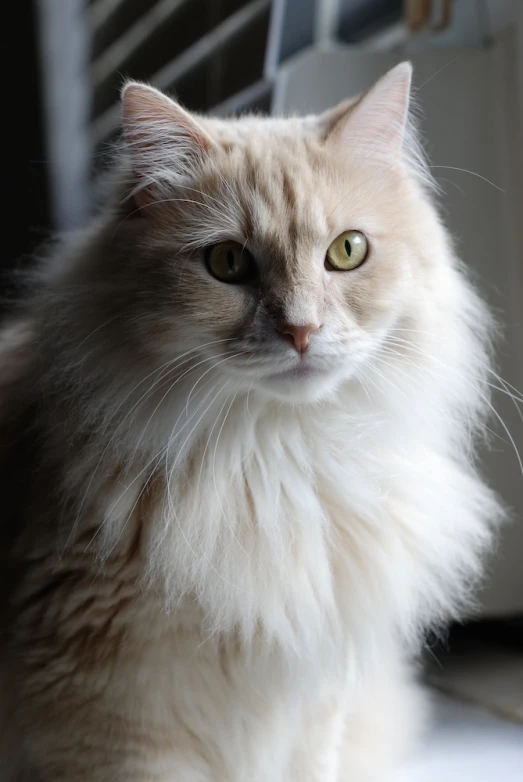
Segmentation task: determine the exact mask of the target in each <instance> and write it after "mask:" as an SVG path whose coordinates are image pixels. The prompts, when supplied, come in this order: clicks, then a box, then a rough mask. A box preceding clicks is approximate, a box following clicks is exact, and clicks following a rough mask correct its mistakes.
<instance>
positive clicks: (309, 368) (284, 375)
mask: <svg viewBox="0 0 523 782" xmlns="http://www.w3.org/2000/svg"><path fill="white" fill-rule="evenodd" d="M327 372H328V370H326V369H325V368H323V367H318V366H313V365H311V364H306V363H304V362H300V363H299V364H296V366H293V367H289V368H288V369H283V370H280V371H279V372H273V373H271V374H270V375H268V378H267V379H269V380H301V379H307V378H314V377H321V376H322V375H325V374H327Z"/></svg>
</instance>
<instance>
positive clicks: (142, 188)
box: [122, 82, 213, 203]
mask: <svg viewBox="0 0 523 782" xmlns="http://www.w3.org/2000/svg"><path fill="white" fill-rule="evenodd" d="M122 113H123V138H124V142H125V146H126V148H127V150H128V152H129V160H130V163H131V166H132V169H133V172H134V174H135V177H136V190H135V192H134V196H135V198H137V199H138V200H139V201H140V202H141V203H145V202H147V201H149V200H150V199H151V197H154V198H158V197H159V195H160V193H154V194H153V195H151V193H152V191H153V190H154V189H156V190H161V189H162V186H163V187H164V188H165V187H169V186H170V187H171V188H172V187H176V185H177V184H183V183H184V182H186V181H187V180H188V179H190V178H191V177H194V175H195V173H196V171H197V169H198V165H199V163H201V162H202V160H203V159H204V158H205V157H206V155H207V154H208V153H209V151H210V149H211V147H212V145H213V142H212V140H211V138H210V136H209V135H208V134H207V132H206V131H205V130H204V128H203V127H202V126H201V124H200V123H199V122H198V120H197V119H196V118H195V117H194V116H193V115H192V114H191V113H190V112H188V111H186V110H185V109H184V108H182V106H180V105H179V104H178V103H177V102H176V101H174V100H172V99H171V98H169V97H167V95H164V94H163V93H162V92H160V91H159V90H157V89H155V88H154V87H150V86H148V85H146V84H140V83H139V82H128V83H127V84H126V85H125V87H124V88H123V91H122Z"/></svg>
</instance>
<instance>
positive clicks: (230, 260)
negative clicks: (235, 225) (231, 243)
mask: <svg viewBox="0 0 523 782" xmlns="http://www.w3.org/2000/svg"><path fill="white" fill-rule="evenodd" d="M227 265H228V267H229V271H231V272H232V271H233V270H234V253H233V251H232V250H228V251H227Z"/></svg>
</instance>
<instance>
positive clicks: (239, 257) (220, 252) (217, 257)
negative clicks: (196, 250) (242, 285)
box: [205, 242, 256, 283]
mask: <svg viewBox="0 0 523 782" xmlns="http://www.w3.org/2000/svg"><path fill="white" fill-rule="evenodd" d="M205 260H206V262H207V268H208V269H209V271H210V273H211V274H212V276H213V277H216V279H217V280H221V281H222V282H230V283H239V282H245V281H246V280H250V279H252V278H253V277H254V276H255V274H256V264H255V263H254V258H253V257H252V255H251V254H250V252H249V251H248V250H246V249H245V248H244V247H242V245H241V244H238V242H220V244H214V245H213V246H212V247H209V248H208V249H207V252H206V256H205Z"/></svg>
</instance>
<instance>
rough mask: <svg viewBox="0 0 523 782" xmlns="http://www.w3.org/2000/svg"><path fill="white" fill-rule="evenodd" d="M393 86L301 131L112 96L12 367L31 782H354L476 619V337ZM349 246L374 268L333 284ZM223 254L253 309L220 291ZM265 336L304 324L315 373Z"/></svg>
mask: <svg viewBox="0 0 523 782" xmlns="http://www.w3.org/2000/svg"><path fill="white" fill-rule="evenodd" d="M391 74H392V75H391ZM391 74H389V75H388V76H387V77H385V80H386V81H385V83H384V84H383V83H382V84H381V86H380V85H378V88H374V92H373V91H371V93H369V95H368V96H367V97H366V98H363V99H362V100H360V101H358V102H357V103H351V104H347V107H344V108H343V110H342V111H340V109H336V110H334V111H333V112H332V114H331V115H330V116H329V115H323V116H322V117H321V118H317V119H315V118H310V117H309V118H306V119H303V120H300V119H299V118H294V119H289V120H271V119H267V118H259V117H251V118H245V119H242V120H235V121H221V120H215V119H207V118H203V117H202V118H194V117H192V116H191V115H190V114H188V113H187V112H185V111H184V110H183V109H181V108H180V107H179V106H177V105H176V104H174V103H172V102H171V101H170V100H169V99H167V98H165V97H164V96H161V95H160V94H159V93H157V92H156V91H154V90H152V89H151V88H147V87H145V86H141V85H136V84H133V85H130V86H129V87H128V88H127V93H126V95H127V97H126V98H125V97H124V106H125V111H124V116H125V122H126V124H125V141H124V145H125V146H124V150H123V152H122V155H121V158H120V162H119V164H118V166H117V169H116V174H115V179H116V180H117V181H116V182H115V185H114V190H113V193H112V196H111V199H110V202H109V204H108V205H107V206H106V208H105V209H104V211H103V213H102V214H101V215H100V217H99V218H98V219H97V220H96V221H95V222H94V223H93V225H92V226H90V227H89V228H88V229H87V230H86V231H85V233H84V234H82V235H79V236H77V237H75V238H74V239H73V240H71V241H70V242H68V243H64V244H63V245H62V246H61V248H58V249H57V250H56V251H55V253H54V254H53V256H52V257H51V258H49V259H48V260H47V261H45V263H43V265H42V266H41V267H40V270H39V271H38V273H37V275H36V281H35V283H34V285H33V288H34V292H33V293H32V294H31V295H30V296H29V297H28V299H27V301H26V302H25V304H24V309H23V312H22V313H21V314H20V322H21V323H25V322H26V321H27V322H30V323H31V329H30V330H29V332H28V336H26V338H25V340H23V345H22V347H21V346H20V341H19V340H18V341H16V340H13V341H12V342H7V343H6V347H5V350H4V361H3V363H4V365H6V366H8V367H12V368H13V372H12V373H11V376H10V377H9V378H7V376H6V382H5V383H4V384H3V397H2V405H3V410H4V416H3V417H4V429H5V431H8V429H7V427H10V428H9V431H12V427H14V431H15V432H18V435H19V450H20V454H21V455H20V456H19V457H17V458H18V461H13V464H16V470H17V475H18V477H19V479H20V480H19V483H18V484H17V488H16V492H14V491H13V486H14V485H15V484H13V483H12V481H11V480H10V481H9V482H10V484H11V485H5V486H4V488H3V492H4V495H5V497H6V507H8V508H10V509H11V510H10V513H11V515H13V516H14V517H16V524H15V526H16V529H17V535H16V545H15V547H14V549H13V552H14V553H13V555H12V556H13V561H14V562H15V577H14V584H13V585H10V586H9V590H8V591H9V595H10V596H9V601H10V606H11V608H10V611H9V612H8V617H7V620H6V639H7V640H6V644H7V649H8V653H7V657H6V669H7V670H9V671H10V672H12V676H10V677H8V679H9V681H11V682H13V684H12V686H11V688H10V689H11V692H10V697H11V698H12V699H13V701H14V703H15V704H16V707H15V710H14V717H13V720H14V722H15V723H16V725H17V726H18V727H19V729H20V735H22V736H24V739H23V747H20V753H21V754H23V756H24V758H25V761H24V764H25V767H26V770H27V769H28V768H32V769H34V770H35V772H36V771H38V773H39V774H40V775H41V778H42V780H44V781H47V780H49V781H51V780H52V781H53V782H55V781H57V780H67V782H72V781H73V780H78V782H81V781H83V780H87V779H89V780H96V782H106V781H107V782H108V781H109V780H111V782H114V780H126V782H127V781H129V780H141V781H143V780H157V781H158V782H170V781H171V780H172V781H174V780H177V782H197V781H198V782H210V780H220V781H222V780H223V782H226V781H228V782H244V780H246V779H249V780H253V781H255V782H284V780H285V782H289V781H290V780H292V782H342V780H344V779H349V778H350V779H351V781H352V782H364V781H366V780H374V779H378V778H381V775H382V774H386V773H387V772H389V771H390V769H391V768H392V766H393V764H394V763H396V762H397V761H398V760H399V759H400V756H401V755H402V754H403V752H404V750H406V747H407V745H409V744H410V742H411V739H412V738H413V737H414V735H415V734H416V732H417V729H418V727H419V725H420V724H421V723H422V722H423V715H424V706H423V702H422V698H421V695H420V693H419V692H418V690H417V689H416V687H415V685H414V683H413V676H412V670H413V667H415V661H416V658H417V655H418V652H419V649H420V647H421V645H422V643H423V638H424V635H425V633H426V632H427V630H429V629H431V628H439V627H441V626H443V625H444V624H445V623H446V622H448V621H449V619H451V618H457V617H460V616H462V615H463V612H464V611H467V610H469V609H470V607H471V605H472V602H473V590H474V587H475V585H476V583H477V581H478V578H479V577H480V575H481V562H482V558H483V555H484V553H485V551H486V550H488V548H489V546H490V545H491V539H492V532H493V530H494V529H495V527H496V525H497V523H498V522H499V521H500V519H501V518H502V515H503V514H502V511H501V509H500V507H499V505H498V502H497V500H496V498H495V497H494V495H493V494H492V492H491V491H490V490H489V489H488V487H487V486H486V485H485V483H484V482H483V480H482V479H481V478H480V477H479V476H478V474H477V472H476V465H475V443H476V442H477V439H478V435H481V434H482V431H483V428H484V422H485V419H486V416H487V415H488V411H489V393H488V390H489V385H488V373H489V371H490V370H489V367H490V342H491V336H492V333H493V328H494V327H493V324H492V320H491V318H490V315H489V313H488V311H487V309H486V307H485V305H484V303H483V302H482V301H481V300H480V299H479V297H478V296H477V294H476V293H475V291H474V290H473V288H472V287H471V285H470V283H469V282H468V280H467V276H466V273H465V271H464V269H463V268H462V266H461V264H460V263H459V261H458V260H457V259H456V258H455V256H454V252H453V249H452V246H451V243H450V241H449V238H448V236H447V234H446V231H445V228H444V227H443V225H442V224H441V222H440V220H439V217H438V214H437V210H436V207H435V205H434V203H433V201H432V196H431V195H430V192H429V189H428V188H427V186H426V185H427V182H426V170H427V169H426V167H425V166H424V165H422V164H420V162H419V161H420V157H419V154H420V153H419V147H418V146H417V145H415V146H412V145H411V143H410V141H409V136H408V131H406V130H405V127H406V126H405V123H406V122H407V107H408V81H409V79H408V77H409V75H410V71H409V70H408V68H406V66H401V67H400V69H399V70H398V69H396V70H395V71H393V72H391ZM376 96H377V97H376ZM387 96H389V98H388V99H387ZM376 101H377V102H376ZM387 111H390V115H391V116H390V118H389V119H390V123H392V125H390V123H389V127H393V128H394V132H392V131H391V133H390V138H389V136H387V134H385V135H384V130H383V129H384V128H386V126H387V122H386V121H387ZM398 118H399V119H398ZM402 118H403V119H402ZM365 121H366V122H367V127H368V130H369V132H368V134H367V135H365V134H362V133H361V128H362V127H364V126H365ZM376 123H378V124H379V127H375V125H376ZM395 123H396V124H395ZM373 129H374V130H375V132H374V133H373ZM351 134H352V135H351ZM376 134H377V135H376ZM401 134H403V135H401ZM400 135H401V138H400ZM387 138H389V141H390V147H387V144H388V143H389V141H387ZM369 139H370V140H371V141H369ZM378 141H379V147H380V154H379V155H376V154H374V153H373V150H375V149H376V145H377V144H378ZM393 142H394V143H393ZM409 150H410V152H409ZM413 161H414V162H413ZM351 228H356V229H358V230H364V231H365V232H366V233H367V235H368V236H369V241H370V243H371V254H370V256H369V259H368V261H367V262H366V263H365V264H364V265H363V266H362V267H361V270H355V271H353V272H349V273H347V274H345V273H334V274H332V273H330V272H326V271H325V270H324V267H323V258H324V256H325V252H326V248H327V247H328V245H329V243H330V241H332V239H334V238H335V237H336V236H337V235H338V234H340V233H341V232H342V231H344V230H349V229H351ZM230 239H233V240H236V241H238V242H240V243H241V244H243V245H244V246H248V247H249V250H250V252H251V253H252V254H253V256H254V257H256V259H257V260H258V262H259V266H260V278H261V282H260V287H259V289H256V290H255V291H254V290H253V289H247V288H241V287H238V286H226V285H224V284H222V283H219V282H217V281H216V280H214V279H213V278H212V277H211V276H210V275H209V273H208V271H207V269H206V268H205V264H204V262H203V261H202V257H201V248H204V247H206V246H208V245H210V244H214V243H215V242H218V241H222V240H230ZM281 319H284V320H286V321H287V320H291V321H292V322H294V321H296V322H307V319H317V320H318V322H319V321H321V323H322V327H321V331H319V332H318V334H317V335H314V334H313V335H312V337H311V348H310V350H309V353H307V355H306V359H305V360H306V361H307V362H308V361H311V362H316V364H315V365H314V366H317V367H318V368H320V370H321V371H318V372H316V373H313V376H312V377H310V378H307V379H300V378H299V377H294V375H293V372H294V369H295V367H296V362H297V361H298V359H297V357H296V355H295V354H294V352H293V350H292V348H291V347H290V346H289V345H288V343H286V342H284V341H283V340H282V339H281V337H280V336H279V334H278V333H277V331H276V328H275V324H276V325H277V324H278V323H279V322H280V321H281ZM5 333H6V334H7V332H5ZM281 373H283V374H281ZM7 411H8V414H7ZM28 411H31V415H30V424H29V425H27V424H26V423H25V422H26V420H27V415H28ZM22 425H23V426H24V429H23V431H22V430H21V427H22ZM17 427H18V429H17ZM5 442H6V438H5V437H4V443H5ZM9 442H12V440H10V441H9ZM11 453H12V452H11V451H10V450H9V448H8V449H7V456H5V457H4V458H5V459H6V462H7V461H9V460H10V459H11V458H12V457H11V455H10V454H11ZM6 474H7V473H6ZM20 482H21V484H22V485H23V486H25V487H26V490H25V492H21V491H20ZM4 483H5V482H4ZM22 494H23V496H21V495H22Z"/></svg>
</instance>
